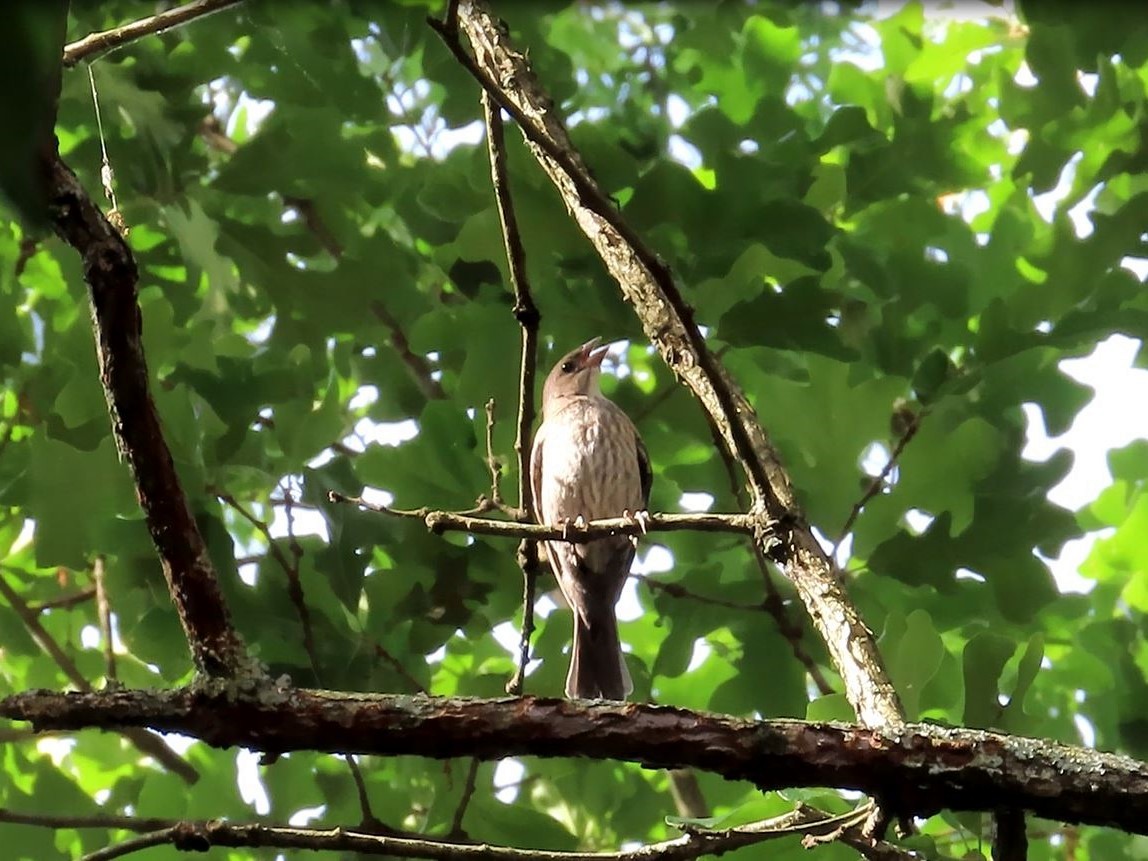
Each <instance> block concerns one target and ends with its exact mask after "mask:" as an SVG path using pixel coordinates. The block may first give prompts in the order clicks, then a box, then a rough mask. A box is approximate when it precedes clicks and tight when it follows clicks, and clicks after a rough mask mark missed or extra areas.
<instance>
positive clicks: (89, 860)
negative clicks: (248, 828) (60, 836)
mask: <svg viewBox="0 0 1148 861" xmlns="http://www.w3.org/2000/svg"><path fill="white" fill-rule="evenodd" d="M179 835H180V827H179V826H178V825H173V826H172V827H170V828H164V829H162V830H161V831H152V832H149V833H147V834H141V835H139V836H138V837H129V838H128V839H127V840H124V841H123V842H122V843H117V844H115V845H114V846H108V847H107V848H106V849H97V850H96V851H95V852H89V853H88V854H86V855H82V856H81V857H80V861H113V859H115V858H123V857H124V856H126V855H131V854H133V853H135V852H141V851H143V850H144V849H150V848H152V847H153V846H163V845H164V844H165V843H171V844H173V845H180V843H179V842H178V837H179ZM193 845H194V844H193ZM206 848H207V845H206V844H205V845H204V849H205V850H206Z"/></svg>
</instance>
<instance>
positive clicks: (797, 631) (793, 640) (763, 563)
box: [709, 422, 833, 695]
mask: <svg viewBox="0 0 1148 861" xmlns="http://www.w3.org/2000/svg"><path fill="white" fill-rule="evenodd" d="M709 426H710V432H711V433H712V434H713V437H714V447H715V448H716V449H717V451H718V454H719V455H720V456H721V459H722V463H723V464H725V469H726V474H727V475H728V476H729V484H730V491H731V492H732V493H733V495H734V498H735V499H736V500H737V501H738V504H739V505H746V503H747V500H746V499H745V491H744V489H743V488H742V486H741V484H740V483H739V482H738V480H737V466H736V465H735V464H734V457H733V454H732V453H731V452H730V451H729V450H728V449H727V448H725V447H724V446H723V445H721V439H720V435H719V432H718V430H717V428H716V427H714V425H713V422H710V423H709ZM749 543H750V547H751V548H752V551H753V559H754V562H756V563H757V569H758V571H760V572H761V581H762V584H763V585H764V587H765V600H764V601H762V603H761V607H762V609H763V610H765V611H766V612H767V613H769V615H770V616H772V617H773V621H774V624H776V625H777V631H778V633H779V634H781V636H783V637H784V638H785V640H786V642H788V643H789V648H790V651H792V652H793V657H795V658H796V659H797V660H798V662H799V663H800V664H801V666H802V667H804V668H805V672H806V673H807V674H808V675H809V678H810V679H812V680H813V684H814V685H816V686H817V690H818V691H820V692H821V693H822V695H825V694H831V693H833V687H832V685H830V684H829V680H828V679H826V678H825V674H824V673H823V672H821V667H819V666H818V665H817V662H816V661H815V660H813V657H812V656H811V655H810V654H809V652H808V651H806V649H805V646H804V645H803V644H802V642H801V641H802V637H803V636H804V631H802V629H801V626H800V625H798V624H796V623H795V622H794V621H793V619H792V618H790V615H789V612H788V611H787V610H786V607H785V601H784V600H783V599H782V597H781V593H780V591H778V588H777V583H775V582H774V579H773V572H772V571H771V570H770V567H769V559H768V558H767V557H766V555H765V552H764V551H763V550H762V547H761V545H760V544H758V542H756V541H751V542H749Z"/></svg>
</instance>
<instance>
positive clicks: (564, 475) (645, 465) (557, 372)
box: [530, 338, 650, 700]
mask: <svg viewBox="0 0 1148 861" xmlns="http://www.w3.org/2000/svg"><path fill="white" fill-rule="evenodd" d="M598 343H599V339H597V338H595V339H594V340H592V341H589V342H587V343H586V344H583V345H582V346H581V347H579V348H578V349H577V350H573V351H572V352H570V353H568V354H567V355H565V356H563V357H562V360H561V361H559V362H558V364H556V365H555V366H554V370H552V371H551V372H550V376H548V377H547V378H546V384H545V386H544V387H543V389H542V425H541V426H540V427H539V428H538V433H537V434H535V436H534V447H533V449H532V450H531V454H530V470H531V485H532V487H533V490H534V514H535V517H536V518H537V520H538V522H539V523H546V524H550V525H562V524H564V523H573V522H574V521H576V520H577V519H578V518H579V517H581V518H582V519H584V520H586V521H590V520H599V519H602V518H605V517H621V516H624V515H625V514H627V513H628V514H629V515H634V514H636V513H637V512H640V511H645V508H646V504H647V501H648V500H649V496H650V465H649V459H648V457H647V455H646V448H645V446H644V445H643V444H642V440H641V438H640V437H639V436H638V432H637V430H636V429H635V428H634V424H633V422H631V421H630V419H629V417H628V416H627V415H626V414H625V413H624V412H622V410H621V409H620V408H619V407H618V406H617V405H616V404H614V403H613V402H612V401H609V400H607V399H606V398H605V397H603V396H602V392H601V391H600V389H599V388H598V375H599V373H600V372H601V365H602V359H603V358H604V357H605V355H606V350H607V348H606V347H599V346H598ZM634 550H635V541H634V540H633V539H632V538H629V537H627V536H625V535H620V536H616V537H611V538H600V539H598V540H596V541H590V542H586V543H581V544H572V543H570V542H566V541H550V542H547V547H546V551H547V555H548V557H549V559H550V565H551V567H552V568H553V569H554V576H555V577H556V578H557V580H558V585H559V587H560V588H561V589H562V594H563V595H564V596H565V597H566V601H567V603H569V604H570V608H571V609H572V610H573V611H574V642H573V644H572V645H571V648H570V672H569V673H568V675H567V676H566V695H567V696H569V697H580V698H587V699H589V698H596V697H600V698H603V699H611V700H621V699H625V698H626V696H627V695H628V694H629V693H630V692H631V691H632V690H633V689H634V685H633V682H631V681H630V673H629V671H628V670H627V669H626V662H625V660H624V659H623V657H622V647H621V644H620V643H619V641H618V620H617V617H616V616H615V613H614V605H615V604H617V602H618V598H619V597H620V596H621V594H622V586H623V584H624V583H625V582H626V577H627V576H628V575H629V573H630V563H631V562H633V560H634Z"/></svg>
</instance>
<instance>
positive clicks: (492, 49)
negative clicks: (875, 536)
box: [432, 0, 904, 727]
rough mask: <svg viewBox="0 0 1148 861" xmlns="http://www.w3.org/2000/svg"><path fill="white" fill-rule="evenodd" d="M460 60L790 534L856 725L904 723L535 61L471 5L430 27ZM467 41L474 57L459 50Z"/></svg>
mask: <svg viewBox="0 0 1148 861" xmlns="http://www.w3.org/2000/svg"><path fill="white" fill-rule="evenodd" d="M432 24H433V26H435V29H436V30H437V32H439V34H440V35H441V36H442V37H443V40H444V41H445V43H446V44H447V46H448V47H449V48H450V49H451V51H452V52H453V53H454V55H455V56H456V57H457V58H458V60H459V62H461V63H462V64H463V65H464V66H465V67H466V68H467V69H468V70H469V71H470V72H471V73H472V74H473V75H474V76H475V78H476V79H477V80H478V81H479V82H480V83H481V84H482V86H483V88H484V89H485V90H486V91H487V92H489V93H490V94H491V95H492V97H493V98H494V100H495V101H496V102H497V103H498V104H499V105H500V106H501V107H502V108H504V109H505V110H506V111H507V112H508V113H510V114H511V116H513V117H514V119H515V120H516V121H517V122H518V124H519V126H520V128H521V129H522V133H523V135H524V136H525V137H526V139H527V142H528V145H529V147H530V149H531V151H532V152H533V154H534V155H535V157H536V158H537V159H538V162H539V164H540V165H541V166H542V168H543V169H544V170H545V171H546V173H547V174H548V175H549V176H550V178H551V180H552V181H553V183H554V185H555V187H556V188H557V189H558V191H559V193H560V194H561V195H562V197H563V199H564V201H565V203H566V207H567V209H568V210H569V211H570V213H571V215H572V216H573V217H574V219H575V221H576V222H577V224H578V226H579V227H580V228H581V229H582V231H583V232H584V233H585V234H586V236H587V238H588V239H589V240H590V242H591V244H592V245H593V246H594V248H595V250H596V251H597V252H598V254H599V256H600V257H601V258H602V261H603V263H604V264H605V265H606V267H607V269H608V270H609V271H610V273H611V274H612V275H613V276H614V278H615V280H617V282H618V284H619V285H620V287H621V289H622V293H623V295H624V297H625V299H626V301H627V302H629V304H630V305H631V306H632V307H633V308H634V310H635V312H636V313H637V315H638V318H639V320H640V321H641V324H642V328H643V329H644V331H645V333H646V335H647V337H649V338H650V341H651V342H652V343H653V344H654V345H656V346H657V348H658V351H659V353H660V354H661V356H662V358H663V359H664V360H665V362H666V364H667V365H668V366H669V367H670V368H671V369H672V370H673V371H674V373H675V375H676V376H677V377H678V379H679V380H681V381H682V382H683V383H684V384H685V385H686V386H688V387H689V388H690V390H691V392H692V393H693V394H694V396H695V397H696V398H697V400H698V401H699V403H700V404H701V405H702V407H703V408H704V409H705V410H706V412H707V413H708V414H709V416H710V419H711V420H712V422H713V423H714V426H715V427H716V428H717V430H718V433H719V435H720V437H721V440H722V442H723V444H724V445H725V447H726V448H727V449H728V450H729V451H730V452H731V453H732V454H733V455H734V457H735V458H736V459H737V461H738V463H739V464H740V465H741V467H742V468H743V469H744V470H745V472H746V476H747V479H748V481H749V486H750V490H751V492H752V496H753V510H754V511H755V512H761V513H762V514H768V516H769V517H770V518H772V519H773V520H775V521H777V522H778V523H779V524H781V525H782V533H783V534H781V535H780V536H779V539H780V540H778V541H777V542H776V543H775V542H774V541H773V539H772V537H771V538H770V539H769V541H770V544H769V547H768V548H763V549H765V550H766V552H768V553H769V555H770V556H771V558H773V559H774V560H776V561H777V562H778V563H779V564H781V565H782V566H783V568H784V570H785V572H786V574H787V575H788V576H789V577H790V579H791V580H792V581H793V583H794V586H795V587H796V589H797V593H798V595H799V596H800V597H801V599H802V601H803V602H804V603H805V606H806V608H807V610H808V611H809V614H810V617H811V618H812V620H813V623H814V625H815V626H816V627H817V630H818V632H819V633H820V634H821V636H822V638H823V639H824V640H825V642H826V645H827V647H828V649H829V653H830V655H831V656H832V658H833V660H834V663H835V665H836V666H837V669H838V671H839V672H840V674H841V678H842V681H843V682H844V687H845V693H846V695H847V697H848V698H849V701H850V703H851V704H852V705H853V708H854V710H855V711H856V713H857V715H858V718H859V719H860V720H861V721H862V722H864V723H865V724H867V725H869V726H874V727H876V726H885V727H895V726H897V725H899V724H901V723H902V722H903V721H904V713H903V710H902V708H901V704H900V701H899V699H898V697H897V694H896V691H895V690H894V689H893V686H892V683H891V682H890V680H889V677H888V674H887V673H886V671H885V669H884V665H883V662H882V660H881V656H880V653H879V651H878V650H877V646H876V642H875V639H874V637H873V635H872V633H871V632H870V631H869V630H868V628H867V627H866V626H865V623H864V621H863V620H862V619H861V616H860V614H859V613H858V612H857V609H856V608H855V607H854V606H853V604H852V602H851V601H850V600H849V598H848V596H847V595H846V594H845V591H844V589H843V587H842V585H841V584H840V583H839V582H838V580H837V578H836V576H835V574H834V567H833V564H832V563H831V561H830V560H829V558H828V556H827V555H826V553H825V551H824V550H823V549H822V548H821V545H820V544H819V543H818V541H817V539H816V537H815V536H814V535H813V532H812V530H811V529H810V528H809V525H808V524H807V523H806V522H805V519H804V516H803V515H802V513H801V512H800V510H799V508H798V506H797V505H796V502H795V500H794V497H793V491H792V489H791V487H790V483H789V479H788V477H787V475H786V473H785V470H784V469H783V467H782V465H781V462H780V459H779V457H778V455H777V453H776V451H775V450H774V448H773V446H772V444H771V443H770V441H769V439H768V437H767V435H766V433H765V431H764V429H763V428H762V426H761V423H760V422H759V421H758V420H757V416H756V414H755V413H754V410H753V408H752V406H751V405H750V403H749V401H748V400H747V399H746V397H745V395H744V393H743V392H742V391H741V389H740V388H739V387H738V386H737V384H736V383H735V382H734V381H733V379H732V378H731V377H730V376H729V374H728V372H726V370H725V368H724V367H723V366H722V364H721V362H720V360H719V359H718V358H717V357H716V356H715V355H714V354H713V352H711V351H710V349H709V348H708V346H707V345H706V343H705V340H704V338H703V337H702V335H701V332H700V330H699V329H698V327H697V325H696V323H695V322H694V316H693V310H692V308H690V306H689V304H688V303H687V302H686V301H685V299H684V298H683V296H682V294H681V292H680V290H679V289H678V287H677V285H676V284H675V283H674V280H673V278H672V276H671V274H670V272H669V269H668V268H667V267H666V266H665V264H663V263H662V262H661V260H660V259H659V258H658V256H657V255H656V254H655V253H654V252H653V251H652V250H651V249H650V248H649V247H648V246H647V245H646V244H645V243H644V242H643V241H642V239H641V237H639V236H638V235H637V234H636V233H635V231H634V230H633V229H632V228H630V227H629V225H628V224H627V223H626V222H625V220H624V219H623V218H622V216H621V214H620V213H619V211H618V209H617V207H616V206H615V204H614V203H613V202H612V201H611V200H610V198H609V196H608V195H607V194H606V193H605V192H604V191H603V190H602V189H601V188H599V186H598V185H597V183H596V182H595V180H594V179H593V177H592V175H591V174H590V172H589V171H588V169H587V168H586V166H585V165H584V164H583V162H582V160H581V157H580V156H579V155H578V153H577V151H576V150H575V149H574V147H573V145H572V144H571V142H570V139H569V136H568V135H567V133H566V129H565V127H564V125H563V122H562V119H561V117H560V116H559V114H558V112H557V111H556V110H555V102H554V100H553V99H552V98H550V96H549V94H548V93H547V92H546V91H545V89H544V88H543V87H542V86H541V85H540V83H539V82H538V79H537V77H536V76H535V75H534V72H533V69H532V68H531V66H530V63H529V61H528V60H527V58H526V56H525V54H523V53H522V52H521V51H519V50H518V49H517V48H516V47H514V46H513V45H512V44H511V41H510V38H509V35H508V33H507V32H506V29H505V27H504V26H503V25H502V24H501V22H500V21H499V20H498V19H497V18H496V17H495V16H494V15H493V14H492V13H491V12H490V10H489V8H488V6H487V4H486V3H484V2H481V0H465V2H461V3H460V4H459V8H458V20H457V22H454V21H450V22H448V23H447V24H445V25H444V24H442V23H437V22H432ZM459 33H464V34H465V35H466V37H467V39H468V41H469V42H470V44H471V46H472V48H473V52H474V54H473V56H471V54H469V53H468V52H467V51H466V50H465V49H464V48H463V47H462V44H461V42H460V41H459V38H458V34H459Z"/></svg>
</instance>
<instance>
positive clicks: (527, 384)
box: [446, 2, 542, 695]
mask: <svg viewBox="0 0 1148 861" xmlns="http://www.w3.org/2000/svg"><path fill="white" fill-rule="evenodd" d="M457 15H458V4H457V2H454V3H453V4H452V6H451V8H450V9H448V11H447V17H446V20H447V26H450V27H453V26H457V23H458V22H457ZM482 113H483V117H484V119H485V121H486V144H487V152H488V154H489V157H490V182H491V186H492V187H493V188H494V200H495V203H496V204H497V207H498V220H499V223H500V224H501V225H502V239H503V244H504V245H505V246H506V262H507V265H508V267H509V271H510V283H511V286H512V287H513V288H514V318H515V319H516V320H517V321H518V325H519V328H520V329H521V332H522V349H521V351H520V356H519V363H518V422H517V426H516V430H515V435H514V453H515V454H516V455H517V457H518V511H519V517H518V519H519V520H527V519H529V518H530V517H531V514H532V513H533V510H534V501H533V493H532V490H531V484H530V429H531V428H532V427H533V426H534V411H535V410H534V377H535V375H536V373H537V368H538V327H539V324H540V322H541V315H540V314H539V313H538V307H537V306H536V305H535V304H534V298H533V296H532V294H531V290H530V277H529V275H528V274H527V271H526V248H525V247H524V246H523V244H522V234H521V233H520V232H519V230H518V217H517V216H516V215H515V214H514V201H513V199H512V198H511V196H510V176H509V171H508V170H507V166H506V141H505V136H504V134H503V126H502V116H501V114H500V113H499V108H498V106H497V105H495V104H494V102H493V101H492V100H491V98H490V94H489V93H487V92H483V94H482ZM515 558H516V559H517V561H518V567H519V568H520V569H521V570H522V635H521V637H520V639H519V647H518V666H517V667H516V668H515V671H514V675H513V676H512V677H511V679H510V681H509V682H507V684H506V691H507V693H511V694H515V695H519V694H521V693H522V691H523V687H524V685H525V683H526V666H527V664H528V663H529V662H530V638H531V637H532V636H533V635H534V592H535V589H536V586H537V583H538V575H539V573H540V571H541V567H542V565H541V563H540V561H539V559H538V544H537V543H536V542H535V541H532V540H530V539H529V538H524V539H523V540H522V542H521V543H520V544H519V545H518V553H517V554H516V556H515Z"/></svg>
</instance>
